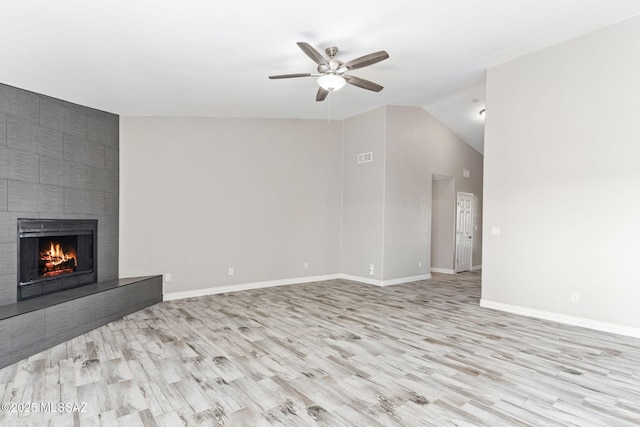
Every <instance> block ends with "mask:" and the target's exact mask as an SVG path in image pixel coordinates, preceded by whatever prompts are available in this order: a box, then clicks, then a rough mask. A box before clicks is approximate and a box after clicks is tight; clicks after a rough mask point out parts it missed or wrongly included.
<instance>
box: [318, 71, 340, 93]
mask: <svg viewBox="0 0 640 427" xmlns="http://www.w3.org/2000/svg"><path fill="white" fill-rule="evenodd" d="M346 84H347V81H346V80H345V79H344V77H342V76H336V75H335V74H325V75H324V76H320V77H318V86H320V87H321V88H323V89H324V90H328V91H329V92H332V91H334V90H340V89H342V88H343V87H344V85H346Z"/></svg>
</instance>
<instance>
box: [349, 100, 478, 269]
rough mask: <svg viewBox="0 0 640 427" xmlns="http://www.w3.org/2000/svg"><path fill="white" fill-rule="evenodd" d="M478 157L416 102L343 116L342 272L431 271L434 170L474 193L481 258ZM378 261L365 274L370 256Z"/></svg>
mask: <svg viewBox="0 0 640 427" xmlns="http://www.w3.org/2000/svg"><path fill="white" fill-rule="evenodd" d="M366 151H373V159H374V161H373V162H372V163H366V164H361V165H358V164H357V163H356V162H355V156H356V154H357V153H361V152H366ZM482 162H483V159H482V155H481V154H480V153H478V152H477V151H475V150H474V149H473V148H471V147H470V146H469V145H468V144H466V143H464V142H463V141H462V140H460V138H458V137H457V136H456V135H455V134H453V132H451V131H450V130H449V129H447V128H446V127H445V126H444V125H442V124H441V123H440V122H439V121H438V120H436V119H435V118H434V117H433V116H431V115H430V114H429V113H428V112H426V111H425V110H424V109H422V108H418V107H400V106H386V107H382V108H379V109H376V110H373V111H370V112H367V113H364V114H361V115H358V116H356V117H353V118H350V119H347V120H346V121H345V138H344V164H343V181H344V182H343V189H344V190H343V191H344V194H343V205H344V213H343V256H342V259H343V263H342V272H343V273H346V274H350V275H354V276H359V277H362V278H367V279H375V280H382V281H389V280H391V281H393V280H400V279H404V278H411V277H415V276H423V275H426V274H429V272H430V268H431V265H430V264H431V253H430V250H431V204H432V194H431V187H432V174H434V173H437V174H441V175H447V176H451V177H453V178H455V183H456V184H455V191H463V192H469V193H473V194H474V195H475V201H476V206H475V210H474V223H475V224H477V225H478V231H477V232H476V235H475V241H474V248H473V251H474V253H473V257H474V258H473V259H474V265H480V263H481V259H482V252H481V249H482V246H481V241H482V234H481V230H480V227H479V225H480V223H481V212H482ZM463 169H468V170H470V172H471V174H470V178H464V177H463ZM380 233H382V236H380ZM380 263H382V266H383V268H382V269H380V268H376V269H375V271H374V273H375V274H374V275H373V276H370V275H369V274H368V268H369V264H374V265H376V266H379V265H380Z"/></svg>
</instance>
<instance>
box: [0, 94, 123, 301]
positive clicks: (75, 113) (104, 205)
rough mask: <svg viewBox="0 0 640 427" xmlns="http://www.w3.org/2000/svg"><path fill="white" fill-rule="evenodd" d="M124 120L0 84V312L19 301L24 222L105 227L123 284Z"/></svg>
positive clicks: (113, 267) (107, 269)
mask: <svg viewBox="0 0 640 427" xmlns="http://www.w3.org/2000/svg"><path fill="white" fill-rule="evenodd" d="M118 141H119V135H118V116H117V115H114V114H110V113H105V112H103V111H99V110H94V109H92V108H88V107H83V106H80V105H76V104H72V103H69V102H65V101H61V100H58V99H55V98H51V97H48V96H44V95H39V94H36V93H33V92H29V91H26V90H22V89H17V88H14V87H11V86H6V85H3V84H0V305H4V304H10V303H14V302H15V301H16V282H17V277H16V275H17V271H16V269H17V253H16V251H17V225H16V224H17V222H16V220H17V218H20V217H26V218H94V219H98V242H99V245H98V279H99V280H110V279H115V278H117V277H118V203H119V202H118V169H119V166H118V157H119V155H118Z"/></svg>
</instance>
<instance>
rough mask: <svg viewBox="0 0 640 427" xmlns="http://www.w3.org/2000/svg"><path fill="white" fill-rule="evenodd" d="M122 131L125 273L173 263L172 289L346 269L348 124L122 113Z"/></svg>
mask: <svg viewBox="0 0 640 427" xmlns="http://www.w3.org/2000/svg"><path fill="white" fill-rule="evenodd" d="M121 138H122V144H121V183H122V186H121V209H120V213H121V239H120V243H121V249H120V274H121V276H123V277H126V276H138V275H145V274H149V273H154V274H159V273H170V274H171V279H172V280H171V281H170V282H165V292H168V293H171V292H182V291H190V290H197V289H203V288H211V287H220V286H228V285H235V284H245V283H255V282H262V281H269V280H281V279H291V278H297V277H307V276H318V275H325V274H336V273H338V272H339V270H340V245H339V239H340V223H341V216H340V212H341V161H342V155H341V146H342V122H339V121H331V122H327V121H326V120H285V119H274V120H271V119H214V118H158V117H122V120H121ZM305 262H307V263H308V268H305V267H304V264H305ZM230 267H232V268H234V275H233V276H229V275H228V269H229V268H230Z"/></svg>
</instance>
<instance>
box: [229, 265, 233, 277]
mask: <svg viewBox="0 0 640 427" xmlns="http://www.w3.org/2000/svg"><path fill="white" fill-rule="evenodd" d="M229 276H233V267H229Z"/></svg>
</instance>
